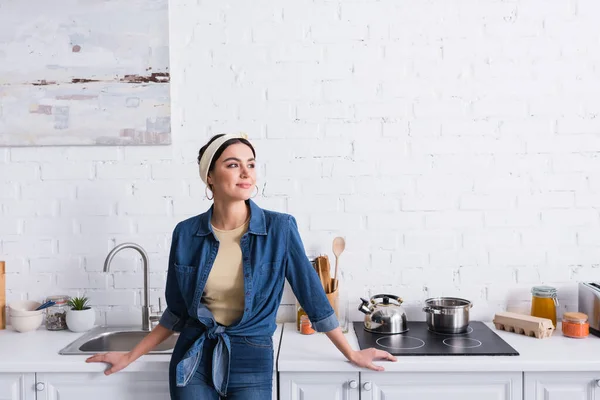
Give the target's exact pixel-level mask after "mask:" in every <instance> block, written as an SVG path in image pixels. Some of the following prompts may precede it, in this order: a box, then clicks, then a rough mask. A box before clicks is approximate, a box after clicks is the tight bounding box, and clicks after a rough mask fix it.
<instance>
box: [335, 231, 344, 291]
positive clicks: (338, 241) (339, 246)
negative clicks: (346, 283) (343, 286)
mask: <svg viewBox="0 0 600 400" xmlns="http://www.w3.org/2000/svg"><path fill="white" fill-rule="evenodd" d="M345 248H346V241H345V240H344V238H343V237H339V236H338V237H336V238H335V239H333V254H334V255H335V272H334V274H333V282H334V288H333V291H334V292H335V291H336V290H337V286H338V284H337V275H338V258H339V257H340V255H341V254H342V252H343V251H344V249H345Z"/></svg>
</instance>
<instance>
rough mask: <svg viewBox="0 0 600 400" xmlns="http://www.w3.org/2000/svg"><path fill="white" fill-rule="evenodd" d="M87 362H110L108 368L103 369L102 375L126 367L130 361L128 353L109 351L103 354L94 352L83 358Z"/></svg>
mask: <svg viewBox="0 0 600 400" xmlns="http://www.w3.org/2000/svg"><path fill="white" fill-rule="evenodd" d="M85 362H87V363H92V362H103V363H108V364H110V368H108V369H107V370H106V371H104V375H110V374H114V373H115V372H119V371H120V370H122V369H123V368H125V367H127V366H128V365H129V364H130V363H131V361H130V353H118V352H110V353H103V354H95V355H93V356H91V357H89V358H88V359H86V360H85Z"/></svg>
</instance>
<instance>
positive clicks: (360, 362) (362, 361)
mask: <svg viewBox="0 0 600 400" xmlns="http://www.w3.org/2000/svg"><path fill="white" fill-rule="evenodd" d="M373 360H389V361H398V359H397V358H396V357H394V356H393V355H391V354H390V353H388V352H387V351H383V350H378V349H375V348H373V347H371V348H370V349H364V350H360V351H354V353H352V356H351V358H350V361H351V362H352V363H353V364H356V365H357V366H359V367H363V368H368V369H372V370H373V371H383V370H384V368H383V367H380V366H378V365H375V364H373Z"/></svg>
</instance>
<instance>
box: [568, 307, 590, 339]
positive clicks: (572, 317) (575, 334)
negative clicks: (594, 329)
mask: <svg viewBox="0 0 600 400" xmlns="http://www.w3.org/2000/svg"><path fill="white" fill-rule="evenodd" d="M562 333H563V336H567V337H571V338H577V339H582V338H586V337H588V335H589V334H590V323H589V322H588V316H587V315H586V314H584V313H580V312H566V313H564V314H563V318H562Z"/></svg>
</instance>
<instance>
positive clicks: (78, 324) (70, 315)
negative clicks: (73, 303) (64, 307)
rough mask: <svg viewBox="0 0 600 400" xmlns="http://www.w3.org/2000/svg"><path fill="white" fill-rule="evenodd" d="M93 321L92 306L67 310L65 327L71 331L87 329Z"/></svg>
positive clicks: (94, 312)
mask: <svg viewBox="0 0 600 400" xmlns="http://www.w3.org/2000/svg"><path fill="white" fill-rule="evenodd" d="M95 323H96V311H94V309H93V308H88V309H87V310H69V311H67V327H68V328H69V330H71V331H73V332H85V331H89V330H90V329H92V328H93V327H94V324H95Z"/></svg>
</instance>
